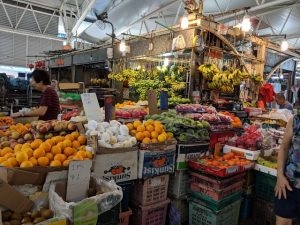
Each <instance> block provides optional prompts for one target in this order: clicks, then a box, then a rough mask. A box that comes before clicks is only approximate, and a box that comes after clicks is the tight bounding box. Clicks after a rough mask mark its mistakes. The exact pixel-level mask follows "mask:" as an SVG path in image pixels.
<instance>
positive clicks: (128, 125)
mask: <svg viewBox="0 0 300 225" xmlns="http://www.w3.org/2000/svg"><path fill="white" fill-rule="evenodd" d="M126 126H127V127H128V129H129V130H133V128H134V126H133V124H132V123H127V124H126Z"/></svg>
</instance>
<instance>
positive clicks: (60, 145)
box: [57, 142, 66, 150]
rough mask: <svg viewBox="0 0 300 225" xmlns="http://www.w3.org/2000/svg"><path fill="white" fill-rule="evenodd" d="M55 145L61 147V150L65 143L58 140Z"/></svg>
mask: <svg viewBox="0 0 300 225" xmlns="http://www.w3.org/2000/svg"><path fill="white" fill-rule="evenodd" d="M57 146H58V147H59V148H60V149H61V150H64V149H65V147H66V144H65V143H64V142H59V143H57Z"/></svg>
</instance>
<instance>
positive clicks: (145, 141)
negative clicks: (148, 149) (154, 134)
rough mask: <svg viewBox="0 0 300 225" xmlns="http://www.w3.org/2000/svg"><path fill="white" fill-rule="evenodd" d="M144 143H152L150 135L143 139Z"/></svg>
mask: <svg viewBox="0 0 300 225" xmlns="http://www.w3.org/2000/svg"><path fill="white" fill-rule="evenodd" d="M143 143H144V144H148V143H151V140H150V138H148V137H145V138H144V139H143Z"/></svg>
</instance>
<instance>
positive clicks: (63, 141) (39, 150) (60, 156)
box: [0, 131, 92, 168]
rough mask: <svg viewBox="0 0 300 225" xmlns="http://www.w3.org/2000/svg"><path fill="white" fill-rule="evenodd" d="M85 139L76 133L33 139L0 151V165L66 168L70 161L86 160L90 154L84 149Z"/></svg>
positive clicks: (89, 157) (90, 156)
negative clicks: (45, 138)
mask: <svg viewBox="0 0 300 225" xmlns="http://www.w3.org/2000/svg"><path fill="white" fill-rule="evenodd" d="M86 141H87V139H86V137H85V136H83V135H80V134H79V133H78V132H77V131H74V132H72V133H71V134H67V135H66V136H54V137H52V138H49V139H48V140H46V141H43V140H41V139H34V140H31V141H30V142H27V143H24V144H18V143H17V144H15V145H14V147H3V148H1V150H0V165H1V166H5V167H9V168H11V167H21V168H27V167H34V166H51V167H59V166H68V165H69V162H70V161H71V160H88V159H91V158H92V152H91V151H88V150H87V149H86V146H85V144H86Z"/></svg>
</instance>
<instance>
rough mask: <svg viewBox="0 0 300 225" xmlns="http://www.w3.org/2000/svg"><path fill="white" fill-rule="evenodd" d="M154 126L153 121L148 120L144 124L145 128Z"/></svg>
mask: <svg viewBox="0 0 300 225" xmlns="http://www.w3.org/2000/svg"><path fill="white" fill-rule="evenodd" d="M152 124H153V120H147V121H146V122H145V123H144V126H145V127H148V126H152Z"/></svg>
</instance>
